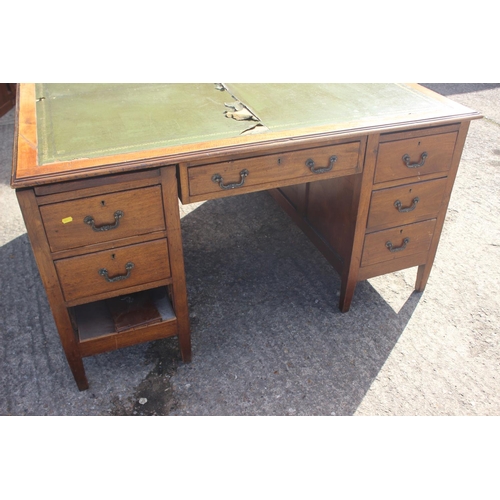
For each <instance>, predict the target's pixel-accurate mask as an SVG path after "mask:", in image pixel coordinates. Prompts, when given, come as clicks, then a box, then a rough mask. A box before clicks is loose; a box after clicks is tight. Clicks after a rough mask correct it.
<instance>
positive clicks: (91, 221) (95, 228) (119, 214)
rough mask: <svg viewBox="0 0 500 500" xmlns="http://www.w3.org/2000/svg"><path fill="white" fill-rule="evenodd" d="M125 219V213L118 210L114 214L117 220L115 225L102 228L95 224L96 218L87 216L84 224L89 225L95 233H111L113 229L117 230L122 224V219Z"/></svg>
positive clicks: (106, 225) (105, 225)
mask: <svg viewBox="0 0 500 500" xmlns="http://www.w3.org/2000/svg"><path fill="white" fill-rule="evenodd" d="M122 217H123V212H122V211H121V210H117V211H116V212H115V213H114V218H115V223H114V224H104V225H102V226H96V225H95V222H94V218H93V217H91V216H90V215H87V217H85V219H83V222H84V223H85V224H88V225H89V226H90V227H91V228H92V230H93V231H96V232H99V231H109V230H111V229H116V228H117V227H118V225H119V224H120V219H121V218H122Z"/></svg>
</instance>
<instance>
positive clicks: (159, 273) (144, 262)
mask: <svg viewBox="0 0 500 500" xmlns="http://www.w3.org/2000/svg"><path fill="white" fill-rule="evenodd" d="M54 264H55V266H56V270H57V274H58V276H59V281H60V283H61V288H62V289H63V293H64V298H65V300H66V301H67V302H71V301H76V300H78V299H82V298H85V297H92V296H94V295H99V294H103V293H110V292H111V293H113V294H115V292H116V294H118V293H119V291H120V290H122V289H123V288H129V287H133V286H137V285H142V284H145V283H151V282H154V281H160V280H163V279H166V278H169V277H170V275H171V273H170V262H169V255H168V248H167V240H166V239H161V240H156V241H151V242H148V243H140V244H138V245H129V246H125V247H120V248H115V249H113V250H106V251H103V252H96V253H91V254H87V255H82V256H79V257H70V258H67V259H61V260H57V261H55V262H54Z"/></svg>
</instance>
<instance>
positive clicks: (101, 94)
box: [36, 83, 470, 165]
mask: <svg viewBox="0 0 500 500" xmlns="http://www.w3.org/2000/svg"><path fill="white" fill-rule="evenodd" d="M218 87H219V86H218V85H215V84H210V83H192V84H37V85H36V115H37V116H36V120H37V140H38V164H39V165H46V164H49V163H56V162H64V161H69V160H76V159H87V158H89V159H91V158H100V157H106V156H111V155H117V154H121V153H132V152H140V151H147V150H155V149H161V148H169V147H174V146H184V145H196V144H199V143H203V142H205V143H210V141H217V140H221V139H231V138H236V137H238V136H240V135H241V134H242V133H244V132H245V131H248V130H249V129H251V128H252V127H253V126H255V125H256V124H262V125H264V127H260V128H259V127H257V128H256V129H255V131H257V134H256V141H259V140H261V139H265V134H266V132H267V131H270V132H282V131H291V132H293V131H295V132H297V131H300V129H302V132H300V133H304V132H303V131H304V130H305V129H307V128H310V127H312V128H314V127H325V126H327V128H328V130H337V129H349V128H358V127H369V126H375V125H376V126H380V125H382V126H384V125H393V124H395V123H398V122H399V123H404V122H408V121H411V120H414V119H416V120H422V119H434V118H435V117H440V118H442V117H446V116H448V115H449V116H452V115H453V114H456V113H459V112H469V111H470V110H467V109H466V108H464V107H463V106H460V105H458V104H456V103H454V102H452V101H449V100H446V101H443V100H440V99H437V98H436V97H432V96H431V95H430V94H428V93H422V92H419V91H417V90H415V89H414V88H412V87H411V86H408V85H400V84H328V83H323V84H308V83H306V84H296V83H287V84H269V83H262V84H255V83H252V84H244V83H238V84H224V86H221V87H220V88H222V90H219V89H218ZM232 102H241V103H243V104H244V107H245V110H251V111H252V112H253V114H254V115H255V116H256V117H257V121H252V120H241V121H240V120H239V119H234V118H228V117H227V116H226V114H227V115H228V116H229V115H231V114H232V115H238V113H239V112H235V113H233V112H231V108H230V107H228V106H227V104H231V103H232ZM311 130H313V129H311ZM300 133H299V135H300Z"/></svg>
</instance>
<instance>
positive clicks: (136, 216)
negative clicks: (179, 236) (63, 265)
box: [40, 186, 165, 252]
mask: <svg viewBox="0 0 500 500" xmlns="http://www.w3.org/2000/svg"><path fill="white" fill-rule="evenodd" d="M40 213H41V216H42V219H43V225H44V227H45V232H46V234H47V239H48V241H49V245H50V250H51V251H52V252H57V251H60V250H68V249H71V248H79V247H84V246H87V245H93V244H96V243H103V242H107V241H116V240H119V239H121V238H126V237H128V236H136V235H141V234H149V233H152V232H155V231H162V230H164V229H165V219H164V215H163V202H162V193H161V186H150V187H145V188H141V189H131V190H127V191H121V192H116V193H104V194H100V195H98V196H90V197H86V198H81V199H76V200H68V201H63V202H60V203H52V204H50V205H45V206H41V207H40Z"/></svg>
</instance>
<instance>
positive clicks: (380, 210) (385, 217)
mask: <svg viewBox="0 0 500 500" xmlns="http://www.w3.org/2000/svg"><path fill="white" fill-rule="evenodd" d="M446 183H447V179H446V178H444V179H436V180H432V181H425V182H415V183H413V184H404V185H402V186H396V187H393V188H388V189H380V190H378V191H373V193H372V198H371V202H370V211H369V213H368V223H367V230H368V231H369V232H372V231H376V230H379V229H384V228H386V227H392V226H396V225H398V226H399V225H402V224H409V223H411V222H417V221H421V220H425V219H430V218H433V217H436V216H437V214H438V212H439V210H440V208H441V206H442V201H443V197H444V193H445V189H446Z"/></svg>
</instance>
